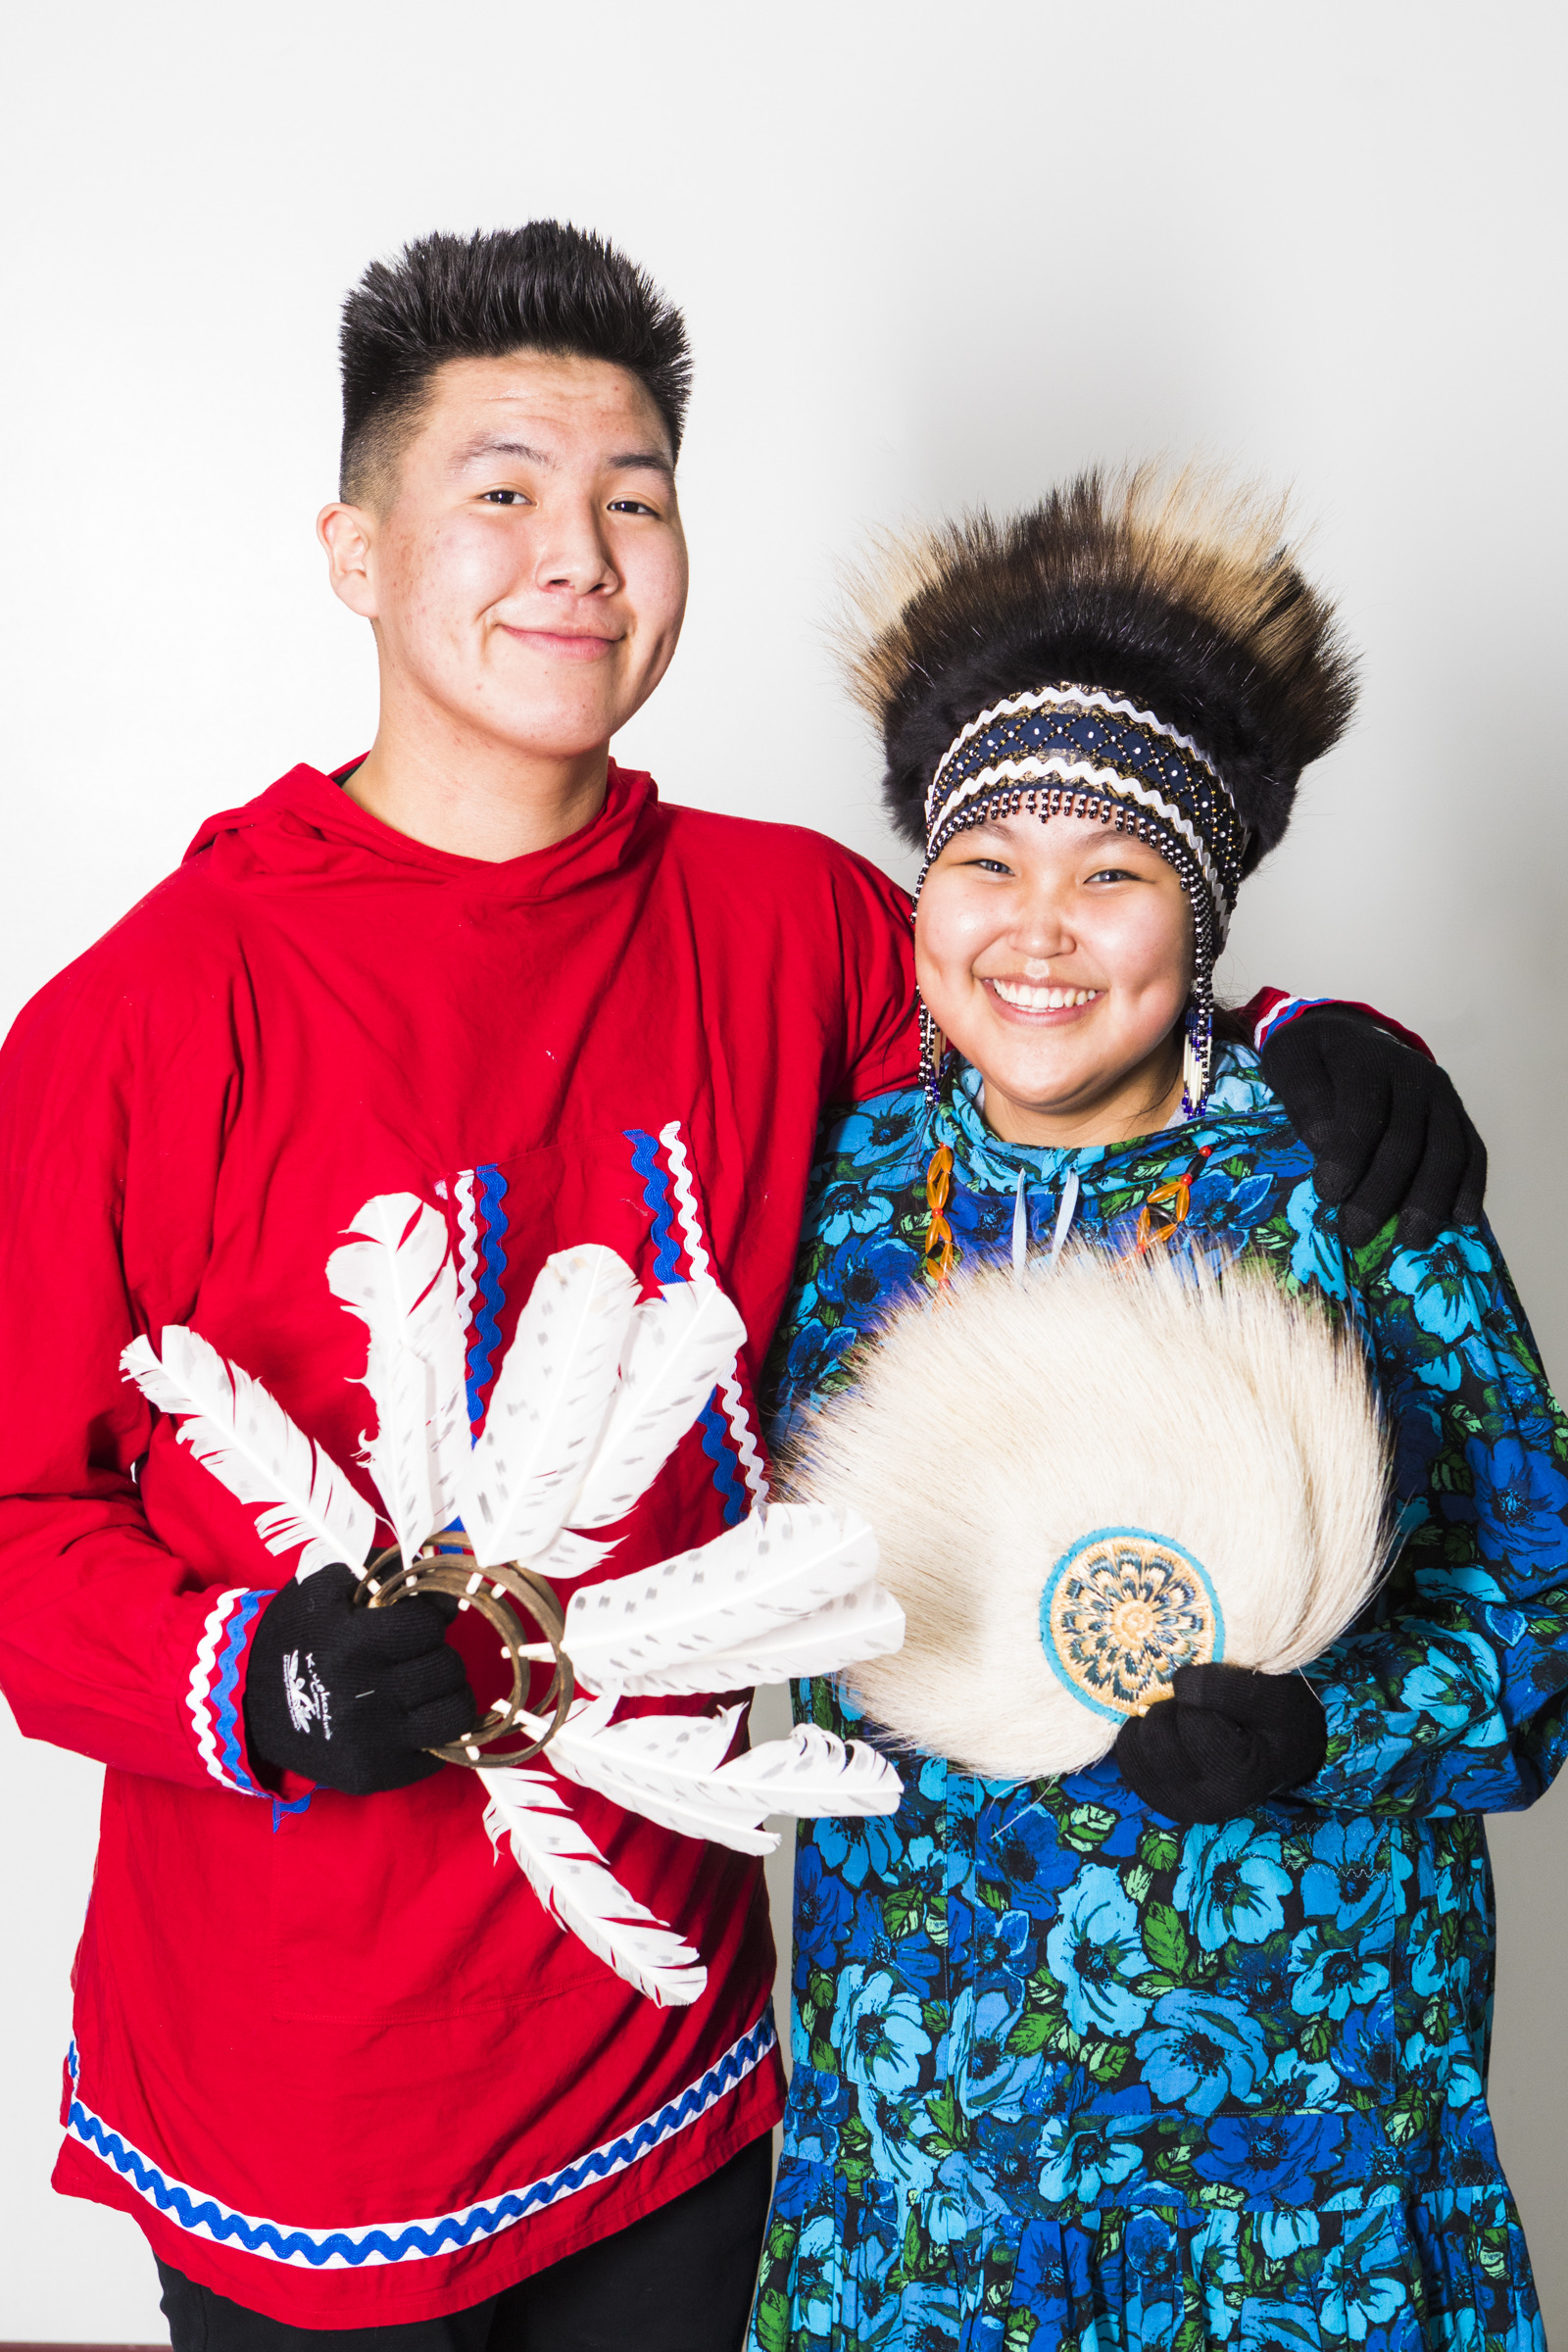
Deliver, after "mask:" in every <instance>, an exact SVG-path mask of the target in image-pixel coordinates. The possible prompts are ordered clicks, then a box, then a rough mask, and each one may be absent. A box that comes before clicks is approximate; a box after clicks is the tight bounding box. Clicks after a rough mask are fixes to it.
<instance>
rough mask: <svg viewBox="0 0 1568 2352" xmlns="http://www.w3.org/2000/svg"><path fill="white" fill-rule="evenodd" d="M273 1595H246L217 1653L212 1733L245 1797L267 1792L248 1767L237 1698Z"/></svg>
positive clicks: (226, 1770)
mask: <svg viewBox="0 0 1568 2352" xmlns="http://www.w3.org/2000/svg"><path fill="white" fill-rule="evenodd" d="M271 1597H272V1595H271V1593H246V1594H245V1596H244V1598H243V1599H242V1600H241V1601H240V1602H239V1603H238V1604H237V1606H236V1607H235V1609H234V1612H233V1614H232V1616H231V1617H230V1618H229V1620H228V1623H227V1625H226V1626H225V1627H224V1628H223V1646H222V1648H221V1650H220V1651H219V1653H218V1675H217V1679H216V1681H215V1683H214V1685H213V1690H212V1707H213V1733H214V1737H215V1740H216V1741H217V1745H218V1752H219V1755H220V1757H221V1760H222V1765H223V1770H224V1771H225V1772H226V1773H227V1774H228V1775H229V1778H230V1779H231V1780H232V1782H233V1784H234V1787H235V1788H236V1789H240V1790H242V1791H243V1793H244V1794H245V1795H246V1796H261V1795H263V1794H264V1793H265V1791H264V1790H263V1789H260V1788H259V1787H258V1786H257V1784H256V1782H255V1781H254V1780H253V1779H252V1777H251V1774H250V1773H249V1771H248V1770H247V1769H246V1764H245V1740H244V1736H243V1734H242V1733H241V1731H240V1722H239V1705H238V1702H237V1700H236V1699H235V1696H234V1689H235V1685H236V1684H237V1683H238V1681H239V1667H240V1660H241V1659H242V1658H243V1657H244V1655H245V1652H246V1649H247V1648H248V1646H249V1644H250V1638H251V1628H252V1627H253V1626H254V1624H255V1623H256V1620H257V1618H258V1617H259V1616H260V1615H261V1613H262V1610H263V1609H264V1608H265V1607H266V1605H267V1603H268V1602H269V1601H270V1599H271Z"/></svg>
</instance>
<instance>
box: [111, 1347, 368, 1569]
mask: <svg viewBox="0 0 1568 2352" xmlns="http://www.w3.org/2000/svg"><path fill="white" fill-rule="evenodd" d="M161 1349H162V1354H161V1357H160V1353H159V1351H158V1350H157V1349H155V1348H154V1347H153V1345H152V1342H151V1341H150V1340H147V1339H135V1340H132V1341H131V1343H130V1345H129V1347H128V1348H125V1349H124V1350H123V1353H122V1355H121V1358H120V1362H121V1368H122V1370H123V1373H124V1375H125V1378H126V1379H127V1380H134V1381H135V1382H136V1384H137V1386H138V1387H139V1388H140V1389H141V1391H142V1394H143V1395H144V1396H145V1397H148V1398H149V1400H150V1401H151V1402H152V1403H153V1404H156V1405H157V1406H158V1408H159V1410H160V1411H161V1412H165V1413H178V1414H181V1415H183V1416H184V1418H183V1421H182V1424H181V1427H180V1430H179V1438H180V1442H181V1443H182V1444H184V1445H186V1446H189V1447H190V1449H191V1452H192V1454H193V1455H194V1456H195V1458H196V1460H197V1461H199V1462H200V1463H201V1464H202V1465H203V1467H204V1468H205V1469H208V1470H210V1471H211V1472H212V1474H213V1476H214V1477H215V1478H216V1479H218V1480H220V1481H221V1484H222V1485H223V1486H225V1487H226V1488H227V1489H228V1491H229V1493H230V1494H231V1495H234V1496H235V1497H236V1498H237V1499H238V1500H239V1501H240V1502H243V1503H246V1504H248V1505H250V1506H253V1507H254V1506H256V1505H258V1504H259V1505H261V1506H262V1509H261V1516H260V1518H259V1519H258V1520H257V1522H256V1532H257V1534H258V1535H259V1536H260V1537H261V1539H262V1542H263V1543H264V1544H266V1545H267V1548H268V1550H269V1551H270V1552H273V1553H281V1552H285V1551H292V1550H293V1549H294V1548H295V1546H296V1545H298V1544H303V1545H304V1546H305V1548H304V1551H303V1552H302V1554H301V1556H300V1560H299V1562H298V1565H297V1567H296V1569H295V1574H296V1576H299V1577H307V1576H310V1575H311V1574H312V1573H313V1572H314V1571H315V1570H316V1569H318V1568H324V1567H325V1566H326V1564H327V1562H328V1561H330V1560H346V1561H347V1562H348V1564H349V1566H350V1567H351V1568H358V1567H359V1566H360V1565H361V1564H362V1563H363V1562H364V1560H365V1558H366V1556H367V1554H368V1551H369V1549H370V1545H371V1544H372V1542H373V1540H374V1537H375V1513H374V1511H373V1510H372V1509H371V1507H370V1505H369V1504H368V1502H367V1501H366V1499H365V1497H364V1495H360V1494H358V1493H357V1492H356V1491H355V1489H354V1488H353V1487H352V1486H351V1485H350V1484H349V1481H348V1479H347V1477H346V1476H345V1474H344V1473H343V1472H342V1471H341V1470H340V1469H339V1468H338V1466H337V1464H336V1463H335V1462H334V1461H333V1460H332V1459H331V1457H330V1455H329V1454H327V1453H325V1452H324V1451H323V1450H322V1448H321V1447H320V1446H317V1445H315V1444H313V1442H312V1441H311V1439H309V1438H308V1437H307V1436H306V1435H305V1432H304V1431H303V1430H302V1429H301V1428H299V1427H298V1425H297V1424H296V1423H295V1422H293V1421H291V1420H290V1419H289V1416H288V1414H287V1413H285V1412H284V1410H283V1407H282V1406H281V1405H280V1404H279V1403H278V1401H277V1399H276V1398H275V1397H272V1396H270V1394H269V1392H268V1391H267V1390H266V1389H264V1388H263V1386H262V1384H261V1382H260V1381H259V1380H253V1379H252V1377H251V1375H250V1374H249V1373H248V1372H242V1371H241V1370H240V1368H239V1366H238V1365H237V1364H231V1363H229V1362H228V1361H227V1360H226V1358H225V1357H223V1356H221V1355H220V1354H219V1352H218V1350H217V1348H211V1347H209V1346H208V1344H207V1342H206V1341H205V1340H203V1339H200V1338H198V1336H197V1334H196V1333H195V1332H194V1331H188V1330H187V1329H186V1328H185V1326H184V1325H183V1324H180V1323H166V1324H165V1326H164V1331H163V1338H162V1342H161Z"/></svg>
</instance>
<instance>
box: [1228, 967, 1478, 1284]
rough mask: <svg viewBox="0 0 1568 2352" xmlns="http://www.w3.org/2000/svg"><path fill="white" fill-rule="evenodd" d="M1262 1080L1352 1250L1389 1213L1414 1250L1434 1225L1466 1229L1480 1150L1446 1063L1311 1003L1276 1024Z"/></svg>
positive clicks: (1357, 1016) (1432, 1234)
mask: <svg viewBox="0 0 1568 2352" xmlns="http://www.w3.org/2000/svg"><path fill="white" fill-rule="evenodd" d="M1261 1058H1262V1063H1263V1076H1264V1078H1265V1080H1266V1081H1267V1083H1268V1084H1269V1086H1270V1087H1272V1089H1273V1090H1274V1092H1275V1094H1276V1095H1278V1097H1279V1099H1280V1102H1281V1103H1282V1104H1283V1106H1284V1109H1285V1114H1286V1116H1287V1118H1288V1119H1289V1120H1290V1122H1291V1125H1292V1126H1293V1127H1294V1128H1295V1129H1296V1132H1297V1134H1298V1135H1299V1137H1300V1138H1301V1141H1302V1142H1303V1143H1304V1144H1306V1145H1308V1146H1309V1147H1310V1150H1311V1152H1312V1157H1313V1160H1314V1161H1315V1163H1316V1164H1315V1166H1314V1168H1313V1171H1312V1178H1313V1182H1314V1183H1315V1184H1316V1186H1317V1193H1318V1199H1319V1200H1320V1201H1324V1202H1326V1203H1327V1204H1328V1205H1329V1206H1330V1207H1333V1206H1335V1205H1336V1204H1337V1205H1338V1206H1339V1210H1340V1231H1341V1232H1342V1233H1343V1234H1344V1236H1345V1239H1346V1240H1347V1241H1348V1243H1349V1245H1350V1247H1351V1249H1352V1250H1358V1249H1360V1248H1361V1246H1362V1244H1363V1243H1365V1242H1369V1241H1370V1240H1371V1239H1372V1236H1373V1235H1374V1234H1375V1233H1376V1232H1378V1231H1379V1229H1380V1228H1381V1227H1382V1226H1384V1225H1386V1224H1387V1223H1388V1221H1389V1219H1390V1218H1391V1217H1392V1216H1393V1215H1394V1214H1395V1212H1396V1210H1397V1212H1398V1218H1399V1225H1398V1237H1399V1240H1400V1241H1401V1242H1402V1243H1404V1244H1405V1246H1406V1247H1407V1248H1409V1249H1413V1250H1426V1249H1429V1248H1430V1247H1431V1245H1432V1244H1433V1242H1435V1241H1436V1239H1437V1237H1438V1235H1439V1234H1440V1233H1441V1232H1443V1230H1444V1228H1445V1227H1446V1226H1449V1225H1476V1224H1479V1223H1480V1221H1481V1203H1482V1201H1483V1199H1484V1198H1485V1195H1486V1190H1487V1147H1486V1145H1485V1144H1484V1143H1483V1142H1482V1141H1481V1138H1480V1136H1479V1135H1477V1133H1476V1131H1475V1129H1474V1127H1472V1125H1471V1124H1470V1120H1469V1117H1468V1116H1467V1114H1466V1111H1465V1107H1464V1104H1463V1103H1461V1102H1460V1100H1459V1097H1458V1094H1457V1092H1456V1091H1455V1088H1454V1084H1453V1080H1452V1079H1451V1078H1450V1077H1449V1076H1448V1073H1447V1071H1446V1070H1441V1069H1439V1067H1438V1065H1437V1063H1436V1062H1435V1061H1428V1060H1427V1059H1426V1057H1425V1055H1424V1054H1417V1053H1415V1052H1414V1051H1413V1050H1412V1049H1411V1048H1410V1047H1409V1046H1401V1045H1400V1043H1399V1041H1398V1039H1397V1038H1396V1037H1391V1036H1390V1035H1389V1032H1388V1031H1387V1030H1386V1029H1381V1028H1379V1026H1378V1024H1377V1022H1376V1021H1374V1020H1373V1019H1371V1017H1370V1016H1369V1015H1368V1014H1366V1013H1364V1012H1352V1011H1350V1010H1349V1008H1348V1006H1347V1005H1315V1006H1314V1007H1313V1008H1312V1010H1311V1011H1310V1012H1300V1013H1298V1014H1297V1016H1296V1018H1295V1020H1293V1021H1286V1022H1284V1023H1282V1025H1281V1026H1280V1027H1279V1028H1278V1029H1276V1030H1275V1031H1274V1032H1273V1034H1272V1036H1271V1037H1270V1038H1269V1039H1268V1041H1267V1043H1266V1044H1265V1046H1264V1047H1263V1052H1262V1056H1261Z"/></svg>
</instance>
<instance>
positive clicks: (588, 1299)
mask: <svg viewBox="0 0 1568 2352" xmlns="http://www.w3.org/2000/svg"><path fill="white" fill-rule="evenodd" d="M636 1303H637V1286H636V1283H635V1281H634V1279H633V1277H632V1274H631V1272H630V1269H629V1268H628V1267H627V1266H625V1265H624V1264H623V1263H622V1261H621V1260H620V1259H619V1258H618V1257H617V1256H616V1255H615V1253H614V1251H613V1250H605V1249H602V1248H601V1247H600V1246H599V1245H598V1244H596V1243H589V1244H585V1245H584V1246H583V1247H582V1248H581V1249H577V1250H558V1251H557V1252H556V1254H555V1255H554V1256H553V1257H549V1258H547V1259H546V1260H545V1263H544V1265H543V1267H542V1268H541V1269H540V1273H539V1278H538V1280H537V1281H536V1282H535V1284H534V1286H533V1289H532V1291H531V1292H530V1293H529V1297H528V1302H527V1304H526V1305H525V1306H524V1308H523V1310H522V1312H521V1314H520V1315H519V1316H518V1318H517V1329H516V1333H515V1337H514V1339H513V1342H512V1346H511V1347H510V1348H508V1349H507V1353H506V1358H505V1361H504V1362H503V1364H502V1366H501V1371H500V1375H499V1377H498V1379H497V1381H496V1385H495V1390H494V1392H493V1394H492V1396H491V1399H490V1410H489V1413H488V1415H487V1417H486V1420H485V1425H484V1433H483V1435H482V1436H481V1437H480V1439H479V1441H478V1443H477V1445H475V1446H474V1447H473V1449H472V1451H471V1452H470V1453H469V1455H468V1457H467V1459H466V1462H465V1463H463V1465H462V1466H461V1469H460V1471H459V1475H458V1503H459V1508H460V1509H461V1511H462V1513H463V1524H464V1527H465V1528H466V1531H467V1536H468V1541H469V1542H470V1543H471V1544H472V1545H473V1550H474V1557H475V1558H476V1559H477V1560H478V1561H479V1563H480V1565H481V1566H482V1567H486V1568H488V1567H493V1566H495V1565H496V1564H498V1563H499V1562H501V1561H505V1560H515V1559H522V1560H527V1559H532V1558H535V1557H536V1556H537V1555H538V1554H539V1553H540V1552H542V1551H546V1550H548V1549H549V1547H550V1545H551V1544H553V1543H554V1542H555V1539H556V1537H557V1536H558V1535H559V1534H560V1533H561V1530H562V1529H563V1528H564V1526H565V1525H566V1523H567V1521H568V1520H569V1519H570V1517H571V1506H572V1504H573V1503H574V1502H575V1500H576V1498H577V1491H578V1489H579V1487H580V1486H581V1485H582V1481H583V1476H584V1473H585V1472H586V1470H587V1468H588V1464H589V1462H590V1461H591V1460H592V1458H593V1454H594V1449H595V1447H596V1446H598V1444H599V1441H600V1439H601V1438H602V1437H603V1435H604V1431H605V1423H606V1421H607V1419H608V1418H609V1415H610V1409H611V1406H612V1405H613V1402H614V1397H615V1389H616V1384H617V1382H618V1379H619V1368H620V1354H621V1348H622V1345H623V1343H624V1340H625V1337H626V1327H627V1325H628V1323H629V1322H630V1320H631V1313H632V1309H633V1307H634V1306H635V1305H636Z"/></svg>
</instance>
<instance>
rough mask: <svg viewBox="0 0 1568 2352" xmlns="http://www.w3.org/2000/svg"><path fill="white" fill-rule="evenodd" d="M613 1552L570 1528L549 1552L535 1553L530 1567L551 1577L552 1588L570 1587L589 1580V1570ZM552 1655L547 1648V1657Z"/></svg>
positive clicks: (565, 1529)
mask: <svg viewBox="0 0 1568 2352" xmlns="http://www.w3.org/2000/svg"><path fill="white" fill-rule="evenodd" d="M614 1548H615V1546H614V1544H596V1543H595V1542H594V1539H593V1538H592V1536H579V1535H575V1534H574V1533H573V1532H572V1530H571V1529H570V1528H569V1527H564V1528H563V1529H562V1531H561V1533H560V1535H559V1536H558V1537H557V1538H556V1540H555V1542H554V1543H553V1544H551V1546H550V1549H549V1550H548V1551H539V1552H535V1554H534V1556H533V1558H532V1559H531V1560H530V1561H529V1562H528V1565H529V1567H530V1568H534V1569H537V1570H538V1572H539V1574H540V1575H541V1576H546V1577H548V1578H549V1579H550V1582H551V1583H552V1584H553V1585H569V1584H571V1583H573V1582H574V1581H575V1579H576V1578H577V1577H579V1576H586V1575H587V1574H588V1571H589V1570H590V1568H597V1567H598V1566H599V1564H600V1562H601V1560H608V1559H609V1557H610V1555H611V1553H612V1552H613V1550H614ZM550 1654H551V1652H550V1650H549V1648H548V1646H547V1647H546V1650H545V1655H546V1656H547V1657H548V1656H549V1655H550Z"/></svg>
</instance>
